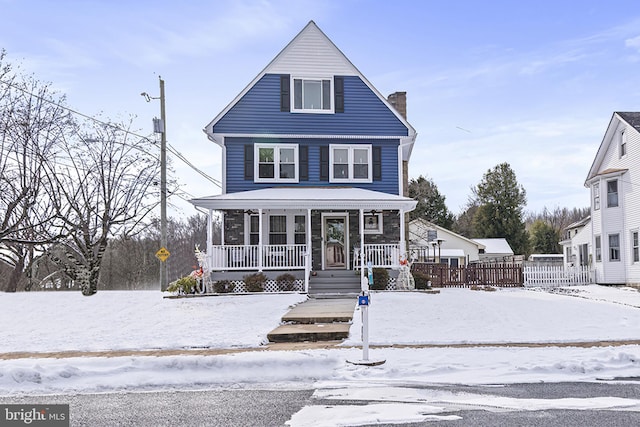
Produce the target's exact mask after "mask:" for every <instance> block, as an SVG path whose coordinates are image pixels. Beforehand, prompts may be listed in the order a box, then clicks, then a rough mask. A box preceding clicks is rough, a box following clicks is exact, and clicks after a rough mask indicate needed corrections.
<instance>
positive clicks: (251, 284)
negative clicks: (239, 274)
mask: <svg viewBox="0 0 640 427" xmlns="http://www.w3.org/2000/svg"><path fill="white" fill-rule="evenodd" d="M243 279H244V285H245V287H246V288H247V292H263V291H264V285H265V283H267V276H265V275H264V273H253V274H249V275H247V276H244V277H243Z"/></svg>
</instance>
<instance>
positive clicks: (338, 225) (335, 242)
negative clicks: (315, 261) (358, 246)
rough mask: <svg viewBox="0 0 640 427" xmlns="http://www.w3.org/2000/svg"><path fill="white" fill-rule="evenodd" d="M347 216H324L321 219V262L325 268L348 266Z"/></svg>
mask: <svg viewBox="0 0 640 427" xmlns="http://www.w3.org/2000/svg"><path fill="white" fill-rule="evenodd" d="M346 239H347V216H346V215H340V216H325V217H324V221H323V239H322V245H323V251H322V255H323V264H324V268H325V269H344V268H347V266H348V259H347V257H348V254H347V247H348V246H347V243H348V242H347V241H346Z"/></svg>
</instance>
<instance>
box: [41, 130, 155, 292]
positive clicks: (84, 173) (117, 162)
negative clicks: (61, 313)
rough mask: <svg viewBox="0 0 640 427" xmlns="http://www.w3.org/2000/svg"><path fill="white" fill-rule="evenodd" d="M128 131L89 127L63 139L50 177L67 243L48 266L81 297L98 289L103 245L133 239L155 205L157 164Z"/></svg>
mask: <svg viewBox="0 0 640 427" xmlns="http://www.w3.org/2000/svg"><path fill="white" fill-rule="evenodd" d="M129 128H130V123H129V124H128V125H121V126H116V125H111V124H106V125H105V124H99V123H98V122H92V124H91V125H87V126H86V128H84V129H77V131H76V132H75V133H73V134H71V135H67V136H66V137H65V138H64V141H63V143H62V145H61V155H60V156H58V157H57V158H56V161H55V165H54V167H53V169H52V170H50V171H49V172H50V175H51V176H53V177H54V179H55V184H56V185H55V189H56V195H55V197H54V198H53V200H54V205H55V208H56V211H57V213H58V215H59V218H60V220H61V222H62V225H61V226H62V228H63V230H64V232H66V233H68V236H69V237H68V238H66V239H64V240H63V241H62V242H61V245H62V247H63V248H64V250H63V253H64V255H63V256H55V255H52V259H53V261H54V262H55V263H56V264H57V265H58V266H59V267H60V268H62V269H64V271H65V272H66V274H67V275H68V276H69V277H71V278H72V279H73V280H74V281H76V283H77V284H78V286H79V287H80V289H81V290H82V293H83V294H84V295H93V294H95V293H96V292H97V289H98V280H99V275H100V266H101V263H102V259H103V256H104V253H105V250H106V248H107V244H108V242H109V239H110V238H111V237H114V236H123V237H126V236H134V235H136V234H137V233H139V232H140V231H142V230H143V229H144V228H145V226H146V224H145V222H144V221H145V219H146V218H147V216H148V215H149V213H150V212H151V211H152V209H153V208H154V207H155V206H156V205H157V200H158V197H157V195H153V194H152V193H151V192H150V190H151V189H152V188H153V183H154V182H155V181H157V176H158V172H159V163H158V159H157V157H156V156H155V155H153V154H152V150H153V143H152V142H151V141H149V140H147V139H144V138H140V137H138V136H135V135H134V134H132V133H131V132H130V131H129Z"/></svg>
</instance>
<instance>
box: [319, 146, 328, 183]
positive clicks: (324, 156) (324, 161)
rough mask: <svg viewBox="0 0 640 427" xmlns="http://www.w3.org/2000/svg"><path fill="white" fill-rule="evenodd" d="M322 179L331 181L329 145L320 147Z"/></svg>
mask: <svg viewBox="0 0 640 427" xmlns="http://www.w3.org/2000/svg"><path fill="white" fill-rule="evenodd" d="M320 181H329V147H320Z"/></svg>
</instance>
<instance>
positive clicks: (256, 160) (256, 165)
mask: <svg viewBox="0 0 640 427" xmlns="http://www.w3.org/2000/svg"><path fill="white" fill-rule="evenodd" d="M260 148H273V178H260ZM281 148H293V162H294V177H293V178H280V149H281ZM253 150H254V153H253V176H254V179H253V181H254V182H285V183H292V182H293V183H296V182H298V181H299V179H300V173H299V169H300V160H299V154H298V144H255V145H254V149H253Z"/></svg>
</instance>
